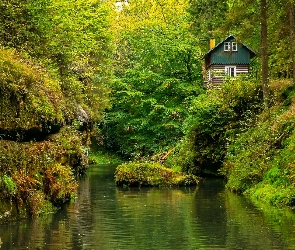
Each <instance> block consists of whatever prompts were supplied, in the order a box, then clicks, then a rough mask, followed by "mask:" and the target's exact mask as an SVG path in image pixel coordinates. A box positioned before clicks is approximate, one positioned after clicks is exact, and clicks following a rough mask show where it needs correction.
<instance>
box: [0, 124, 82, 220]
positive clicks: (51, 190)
mask: <svg viewBox="0 0 295 250" xmlns="http://www.w3.org/2000/svg"><path fill="white" fill-rule="evenodd" d="M0 159H1V164H0V180H1V181H0V186H1V187H2V188H1V193H0V196H1V198H2V199H4V200H10V201H11V202H12V204H13V207H16V209H15V210H13V211H14V212H13V213H12V212H11V213H7V214H9V215H10V216H11V218H15V217H17V218H20V217H23V216H25V215H27V216H37V215H39V214H42V213H44V212H49V211H54V210H56V209H57V207H59V206H61V205H62V204H63V203H64V202H65V201H67V200H70V199H72V198H75V196H76V194H75V193H76V189H77V182H76V180H75V174H80V173H84V172H85V170H86V168H87V165H88V162H87V148H85V146H84V144H83V136H82V135H81V133H79V132H77V131H75V130H74V129H72V128H71V127H65V128H63V129H61V131H60V132H59V133H58V134H55V135H54V136H53V135H52V136H50V137H49V138H48V140H46V141H42V142H23V143H20V142H14V141H7V140H0ZM4 213H5V211H3V214H4ZM0 215H1V211H0ZM3 218H5V220H8V218H7V217H3Z"/></svg>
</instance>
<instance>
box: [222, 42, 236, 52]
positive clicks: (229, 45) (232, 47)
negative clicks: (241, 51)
mask: <svg viewBox="0 0 295 250" xmlns="http://www.w3.org/2000/svg"><path fill="white" fill-rule="evenodd" d="M224 51H238V44H237V43H236V42H224Z"/></svg>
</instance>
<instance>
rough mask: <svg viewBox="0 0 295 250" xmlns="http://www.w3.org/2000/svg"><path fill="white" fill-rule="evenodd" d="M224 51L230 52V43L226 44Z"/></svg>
mask: <svg viewBox="0 0 295 250" xmlns="http://www.w3.org/2000/svg"><path fill="white" fill-rule="evenodd" d="M224 51H230V42H225V43H224Z"/></svg>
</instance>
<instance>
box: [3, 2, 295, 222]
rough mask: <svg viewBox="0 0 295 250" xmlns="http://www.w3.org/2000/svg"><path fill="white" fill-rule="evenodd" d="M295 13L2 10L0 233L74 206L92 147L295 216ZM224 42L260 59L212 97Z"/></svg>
mask: <svg viewBox="0 0 295 250" xmlns="http://www.w3.org/2000/svg"><path fill="white" fill-rule="evenodd" d="M294 9H295V2H294V1H293V0H286V1H267V0H256V1H254V0H246V1H245V0H244V1H242V0H238V1H236V0H226V1H220V0H210V1H205V0H179V1H175V0H146V1H139V0H130V1H127V0H125V1H111V0H104V1H102V0H83V1H82V0H54V1H53V0H33V1H28V0H25V1H23V0H22V1H21V0H3V1H2V2H1V3H0V13H1V15H0V24H1V25H0V75H1V78H0V79H1V80H0V100H1V101H0V109H1V112H0V191H1V192H0V196H1V200H2V201H3V202H2V203H1V205H0V216H1V219H4V220H10V219H11V218H15V217H17V218H22V217H27V216H38V215H39V214H42V213H46V212H49V211H54V210H56V209H57V208H58V207H60V206H61V205H62V204H63V203H64V202H66V201H68V200H70V199H73V198H74V197H75V191H76V189H77V185H78V182H77V176H79V175H83V174H84V173H85V171H86V169H87V166H88V164H89V160H88V158H89V157H88V156H89V154H90V155H91V154H93V151H94V149H93V148H94V147H93V146H94V145H96V146H99V147H100V148H103V149H104V150H107V151H108V152H110V153H112V154H115V155H116V156H119V157H120V158H121V159H122V161H123V162H125V163H126V165H124V167H127V168H128V166H130V168H132V167H134V166H137V165H140V163H142V162H148V164H147V165H146V167H147V168H149V166H154V165H155V164H156V165H157V167H159V164H160V165H162V166H165V167H166V168H169V169H172V170H173V171H178V172H179V171H180V172H182V173H185V174H188V175H192V176H219V177H222V178H225V179H226V182H227V184H226V187H227V188H228V189H229V190H231V191H233V192H237V193H241V194H244V195H247V196H249V197H251V198H253V199H259V200H262V201H263V202H265V203H269V204H272V205H275V206H294V204H295V189H294V185H295V154H294V150H295V130H294V129H295V124H294V117H295V116H294V113H293V112H295V111H294V110H295V109H294V107H295V103H294V93H295V85H294V84H295V80H294V79H295V15H294ZM230 34H234V35H235V37H236V39H237V41H238V42H243V43H245V44H247V46H249V47H250V48H251V49H252V50H253V51H255V53H256V57H255V58H253V59H252V60H251V65H250V73H249V75H247V76H246V77H241V78H235V79H231V78H229V79H227V80H226V81H225V82H224V83H223V84H222V85H221V86H220V88H215V89H208V88H206V85H205V80H204V77H205V75H206V69H205V66H204V58H203V56H204V55H205V54H206V53H207V51H208V49H209V48H208V44H209V40H210V38H214V39H215V40H216V41H218V42H220V41H222V40H223V39H225V38H226V37H227V36H228V35H230ZM94 153H95V152H94ZM127 162H128V163H127ZM95 163H97V164H99V163H100V162H99V161H98V162H95ZM5 201H7V202H5ZM12 204H13V205H12Z"/></svg>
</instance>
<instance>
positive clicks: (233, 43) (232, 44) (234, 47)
mask: <svg viewBox="0 0 295 250" xmlns="http://www.w3.org/2000/svg"><path fill="white" fill-rule="evenodd" d="M231 50H232V51H238V45H237V43H235V42H232V43H231Z"/></svg>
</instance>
